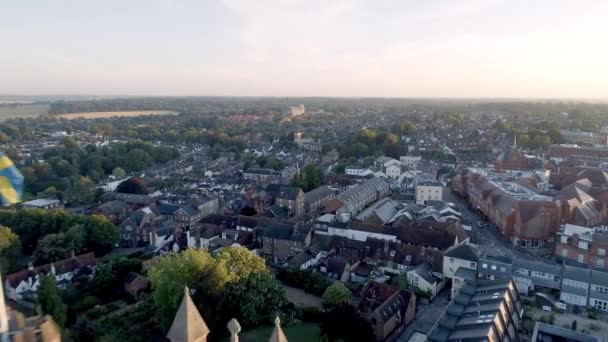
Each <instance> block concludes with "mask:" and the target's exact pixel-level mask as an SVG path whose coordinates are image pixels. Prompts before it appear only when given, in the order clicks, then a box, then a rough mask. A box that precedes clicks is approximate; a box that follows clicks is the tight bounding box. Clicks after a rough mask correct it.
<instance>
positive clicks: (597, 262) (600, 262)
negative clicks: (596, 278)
mask: <svg viewBox="0 0 608 342" xmlns="http://www.w3.org/2000/svg"><path fill="white" fill-rule="evenodd" d="M595 266H597V267H604V266H605V263H604V259H597V260H595Z"/></svg>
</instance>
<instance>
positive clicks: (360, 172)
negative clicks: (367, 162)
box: [344, 166, 374, 177]
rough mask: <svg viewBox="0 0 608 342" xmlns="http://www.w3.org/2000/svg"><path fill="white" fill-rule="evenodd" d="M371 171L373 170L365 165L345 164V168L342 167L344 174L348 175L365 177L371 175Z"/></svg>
mask: <svg viewBox="0 0 608 342" xmlns="http://www.w3.org/2000/svg"><path fill="white" fill-rule="evenodd" d="M373 173H374V172H373V171H372V170H370V169H369V168H367V167H361V166H347V167H346V168H344V174H346V175H349V176H361V177H365V176H369V175H372V174H373Z"/></svg>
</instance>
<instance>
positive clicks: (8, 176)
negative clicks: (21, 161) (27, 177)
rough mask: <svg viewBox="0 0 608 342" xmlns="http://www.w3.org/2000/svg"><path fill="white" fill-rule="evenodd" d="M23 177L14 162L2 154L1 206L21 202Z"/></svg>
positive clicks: (0, 156) (0, 163)
mask: <svg viewBox="0 0 608 342" xmlns="http://www.w3.org/2000/svg"><path fill="white" fill-rule="evenodd" d="M22 194H23V176H22V175H21V172H19V170H17V168H16V167H15V165H14V164H13V161H12V160H10V159H9V158H8V157H7V156H5V155H4V153H2V152H0V204H1V205H8V204H15V203H18V202H19V201H21V195H22Z"/></svg>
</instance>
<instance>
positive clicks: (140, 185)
mask: <svg viewBox="0 0 608 342" xmlns="http://www.w3.org/2000/svg"><path fill="white" fill-rule="evenodd" d="M116 192H121V193H124V194H140V195H142V194H147V193H148V189H147V188H146V183H145V182H144V180H143V179H141V178H139V177H131V178H129V179H127V180H126V181H124V182H122V183H120V184H118V187H117V188H116Z"/></svg>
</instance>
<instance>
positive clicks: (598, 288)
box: [595, 285, 608, 293]
mask: <svg viewBox="0 0 608 342" xmlns="http://www.w3.org/2000/svg"><path fill="white" fill-rule="evenodd" d="M595 290H596V291H597V292H600V293H608V287H606V286H599V285H596V286H595Z"/></svg>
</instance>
